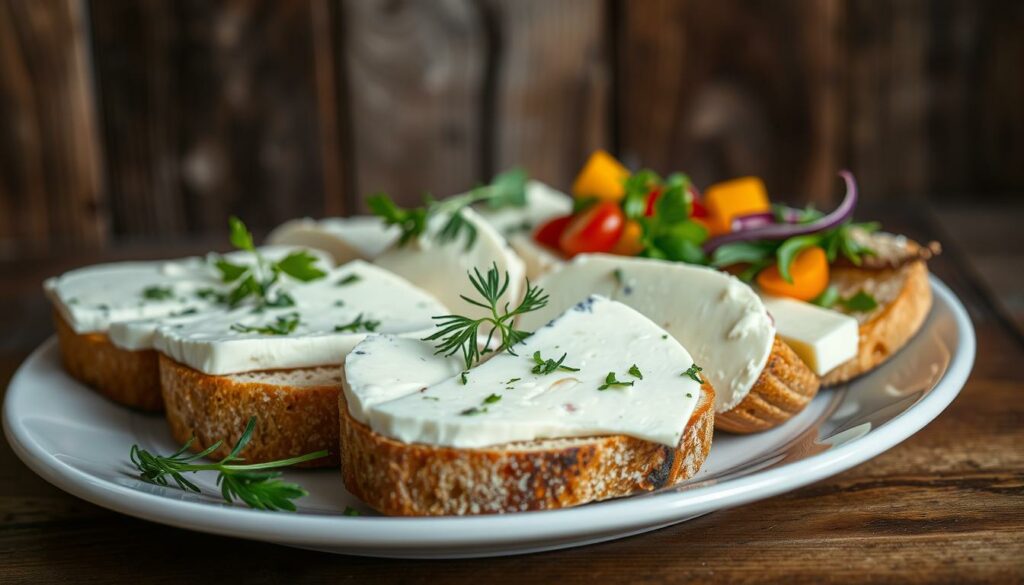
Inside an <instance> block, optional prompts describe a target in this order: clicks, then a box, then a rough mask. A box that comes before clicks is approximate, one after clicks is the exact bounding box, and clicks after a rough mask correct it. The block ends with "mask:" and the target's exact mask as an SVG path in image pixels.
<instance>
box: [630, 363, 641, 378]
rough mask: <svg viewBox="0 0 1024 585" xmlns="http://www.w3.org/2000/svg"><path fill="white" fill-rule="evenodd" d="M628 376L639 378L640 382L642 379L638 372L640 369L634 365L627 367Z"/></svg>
mask: <svg viewBox="0 0 1024 585" xmlns="http://www.w3.org/2000/svg"><path fill="white" fill-rule="evenodd" d="M629 375H630V376H633V377H634V378H640V379H641V380H643V379H644V375H643V373H641V372H640V368H638V367H636V364H633V365H632V366H630V367H629Z"/></svg>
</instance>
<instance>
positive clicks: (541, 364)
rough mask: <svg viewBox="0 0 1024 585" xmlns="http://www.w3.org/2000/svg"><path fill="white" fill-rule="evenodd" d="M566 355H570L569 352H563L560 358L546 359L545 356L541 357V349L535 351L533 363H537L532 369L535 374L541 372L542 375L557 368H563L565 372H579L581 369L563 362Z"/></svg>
mask: <svg viewBox="0 0 1024 585" xmlns="http://www.w3.org/2000/svg"><path fill="white" fill-rule="evenodd" d="M566 355H568V354H564V353H563V354H562V357H560V358H558V360H553V359H551V358H548V359H544V358H542V357H541V355H540V351H535V352H533V363H534V364H535V365H534V366H533V369H532V370H530V371H531V372H532V373H534V374H540V375H542V376H545V375H547V374H550V373H551V372H554V371H555V370H562V371H563V372H578V371H580V369H579V368H573V367H570V366H566V365H564V364H563V362H565V356H566Z"/></svg>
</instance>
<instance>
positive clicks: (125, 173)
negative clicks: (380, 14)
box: [92, 0, 340, 235]
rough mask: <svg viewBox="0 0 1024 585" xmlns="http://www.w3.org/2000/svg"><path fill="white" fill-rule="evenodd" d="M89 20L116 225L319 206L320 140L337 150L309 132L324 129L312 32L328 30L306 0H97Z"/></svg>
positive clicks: (184, 225)
mask: <svg viewBox="0 0 1024 585" xmlns="http://www.w3.org/2000/svg"><path fill="white" fill-rule="evenodd" d="M92 22H93V35H94V39H95V41H94V44H95V63H96V71H97V78H98V83H99V86H100V94H101V100H102V110H103V118H104V137H105V144H106V146H107V158H106V165H107V169H108V176H109V178H110V180H109V193H110V201H111V206H112V211H113V226H112V227H113V231H114V232H115V233H117V234H148V235H165V234H172V233H184V232H197V231H207V232H208V231H221V230H223V229H224V224H225V218H226V217H227V216H228V214H230V213H235V214H238V215H240V216H241V217H243V219H245V220H246V221H248V222H249V223H250V224H252V225H256V226H264V227H269V226H272V225H275V224H277V223H279V222H281V221H283V220H286V219H289V218H293V217H296V216H302V215H310V214H312V215H319V214H321V213H322V212H323V211H322V210H323V209H324V208H325V187H324V185H325V178H324V168H323V164H324V163H323V156H322V154H321V150H322V149H326V150H327V152H328V157H330V161H331V164H332V165H336V164H337V160H336V159H337V155H336V154H332V151H331V148H332V146H331V144H330V143H329V142H328V143H323V144H322V143H321V142H320V140H319V139H318V136H319V133H320V132H321V131H326V132H329V133H332V132H334V129H333V128H332V127H331V126H330V121H329V120H328V121H327V126H324V127H322V126H321V120H320V119H318V113H319V114H320V115H324V114H325V113H326V114H327V115H328V116H329V115H330V110H329V109H328V110H327V111H326V112H325V111H324V109H323V108H322V107H318V103H322V102H323V99H325V97H324V95H323V94H325V92H326V94H327V95H326V99H330V98H331V96H330V94H331V88H330V87H329V83H330V80H329V79H325V78H324V76H323V75H321V76H320V79H319V86H318V78H317V72H318V68H317V66H316V65H315V63H314V43H316V44H317V45H318V46H319V45H326V46H328V47H329V45H330V42H329V41H324V40H322V39H323V37H324V35H325V34H329V33H324V32H323V31H320V30H319V29H317V30H316V31H314V28H315V27H314V20H313V13H312V7H311V2H310V1H299V2H288V3H277V2H271V1H265V0H264V1H257V2H227V3H216V4H214V3H208V2H200V1H184V2H178V1H172V0H154V1H151V2H144V3H136V2H96V3H93V4H92ZM314 39H316V40H315V41H314ZM324 50H327V49H324ZM320 69H322V66H321V67H320ZM318 100H319V102H318ZM331 172H334V168H332V171H331ZM326 181H327V182H329V185H330V189H331V191H330V194H329V196H330V197H331V198H333V199H337V198H338V197H340V194H339V193H338V190H339V188H340V187H339V185H340V180H339V179H338V178H337V177H334V176H330V177H328V178H327V179H326Z"/></svg>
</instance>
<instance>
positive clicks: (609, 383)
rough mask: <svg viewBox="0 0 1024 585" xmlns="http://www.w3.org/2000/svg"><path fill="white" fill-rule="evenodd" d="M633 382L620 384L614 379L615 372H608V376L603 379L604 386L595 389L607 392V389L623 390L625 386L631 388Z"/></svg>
mask: <svg viewBox="0 0 1024 585" xmlns="http://www.w3.org/2000/svg"><path fill="white" fill-rule="evenodd" d="M632 385H633V381H632V380H630V381H629V382H620V381H618V380H616V379H615V372H608V375H607V376H605V377H604V384H601V385H600V386H598V387H597V389H598V390H607V389H609V388H624V387H626V386H632Z"/></svg>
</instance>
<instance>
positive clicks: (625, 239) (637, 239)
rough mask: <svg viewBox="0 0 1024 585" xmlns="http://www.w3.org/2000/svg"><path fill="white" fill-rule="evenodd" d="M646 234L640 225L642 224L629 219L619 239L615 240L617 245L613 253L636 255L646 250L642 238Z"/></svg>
mask: <svg viewBox="0 0 1024 585" xmlns="http://www.w3.org/2000/svg"><path fill="white" fill-rule="evenodd" d="M643 234H644V230H643V228H642V227H640V224H639V223H637V222H635V221H633V220H629V221H627V222H626V225H625V227H624V228H623V229H622V235H621V236H619V241H618V242H615V247H614V248H612V254H618V255H620V256H636V255H637V254H639V253H640V252H643V251H644V245H643V242H642V241H641V238H642V236H643Z"/></svg>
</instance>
